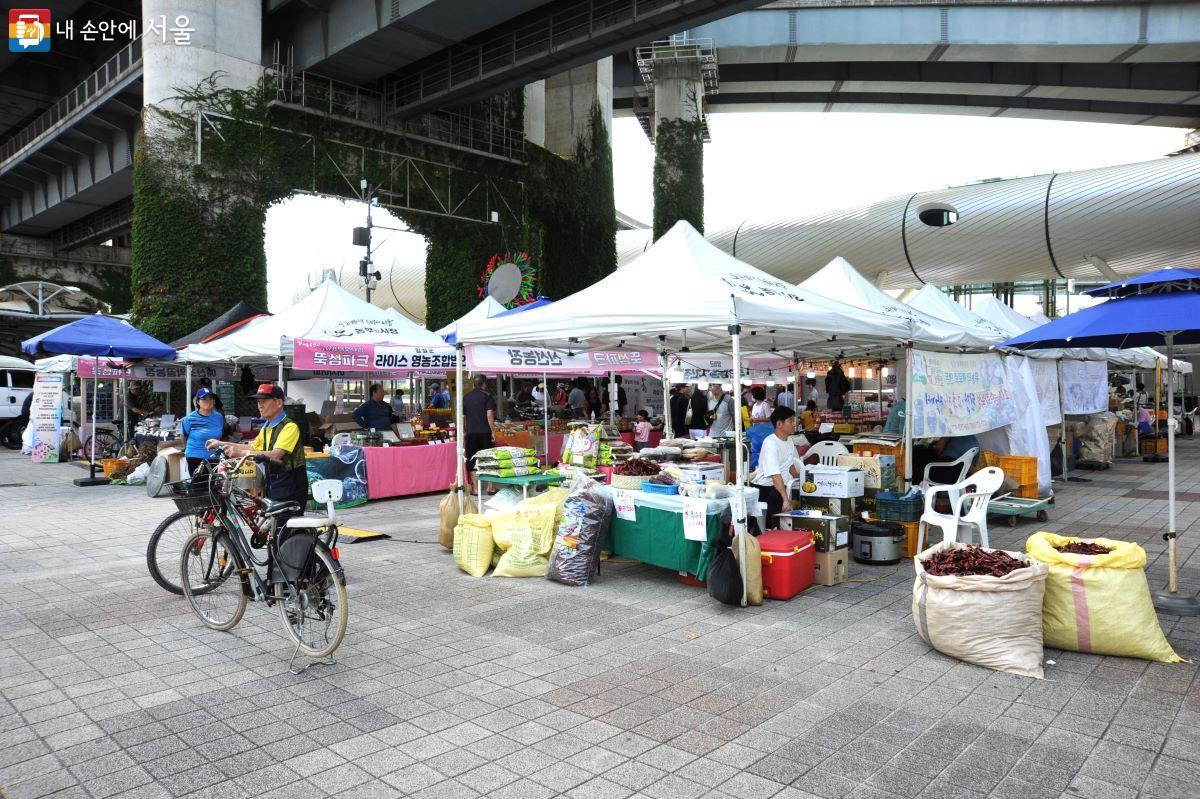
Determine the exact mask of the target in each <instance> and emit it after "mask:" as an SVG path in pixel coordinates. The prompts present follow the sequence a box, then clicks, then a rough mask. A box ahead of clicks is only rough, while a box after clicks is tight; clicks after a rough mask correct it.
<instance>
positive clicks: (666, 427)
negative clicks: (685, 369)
mask: <svg viewBox="0 0 1200 799" xmlns="http://www.w3.org/2000/svg"><path fill="white" fill-rule="evenodd" d="M658 363H659V365H660V366H661V367H662V395H663V437H664V438H674V437H675V430H674V428H673V427H671V384H670V383H669V382H667V353H665V352H660V353H659V354H658Z"/></svg>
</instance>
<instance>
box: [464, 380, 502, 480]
mask: <svg viewBox="0 0 1200 799" xmlns="http://www.w3.org/2000/svg"><path fill="white" fill-rule="evenodd" d="M472 383H473V385H474V386H475V388H474V389H473V390H471V391H470V392H468V393H467V395H466V396H465V397H463V405H462V413H463V445H464V447H465V448H466V456H467V485H469V486H470V485H474V483H475V453H477V452H479V451H480V450H483V449H491V448H492V447H493V446H495V444H494V443H493V442H494V441H495V438H494V436H495V433H496V398H495V397H493V396H492V395H491V394H490V393H488V390H487V378H486V377H484V376H483V375H475V379H474V380H473V381H472Z"/></svg>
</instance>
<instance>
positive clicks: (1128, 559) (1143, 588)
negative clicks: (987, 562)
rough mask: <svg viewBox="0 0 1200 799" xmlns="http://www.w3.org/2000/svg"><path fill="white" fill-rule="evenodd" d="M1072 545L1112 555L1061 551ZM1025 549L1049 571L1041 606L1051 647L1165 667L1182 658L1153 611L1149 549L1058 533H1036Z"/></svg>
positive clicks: (1122, 542)
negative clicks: (1089, 545) (1148, 576)
mask: <svg viewBox="0 0 1200 799" xmlns="http://www.w3.org/2000/svg"><path fill="white" fill-rule="evenodd" d="M1072 541H1087V542H1089V543H1094V544H1097V545H1099V546H1103V547H1108V548H1109V549H1111V550H1112V551H1111V552H1109V553H1108V554H1107V555H1074V554H1071V553H1070V552H1059V551H1058V550H1057V549H1056V547H1060V546H1063V545H1065V544H1068V543H1070V542H1072ZM1025 549H1026V551H1027V552H1028V553H1029V555H1030V557H1032V558H1034V559H1035V560H1038V561H1041V562H1042V563H1045V564H1046V565H1047V566H1048V567H1049V569H1050V576H1049V577H1048V578H1047V580H1046V598H1045V601H1044V602H1043V604H1042V632H1043V636H1044V637H1045V641H1046V646H1052V647H1055V648H1057V649H1069V650H1071V651H1074V652H1093V653H1095V654H1098V655H1116V656H1118V657H1128V658H1143V659H1144V660H1157V661H1159V662H1161V663H1178V662H1180V660H1182V658H1180V657H1179V656H1178V655H1177V654H1175V650H1173V649H1172V648H1171V645H1170V644H1169V643H1167V639H1166V636H1164V635H1163V632H1162V628H1161V627H1160V626H1159V624H1158V616H1157V615H1156V614H1155V612H1154V602H1153V600H1151V598H1150V586H1149V585H1148V584H1147V582H1146V550H1144V549H1142V548H1141V547H1140V546H1138V545H1137V544H1133V543H1130V542H1128V541H1114V540H1112V539H1109V538H1067V537H1064V536H1061V535H1055V534H1053V533H1034V534H1033V535H1031V536H1030V537H1029V539H1028V540H1027V541H1026V542H1025Z"/></svg>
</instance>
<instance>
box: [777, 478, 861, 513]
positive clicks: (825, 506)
mask: <svg viewBox="0 0 1200 799" xmlns="http://www.w3.org/2000/svg"><path fill="white" fill-rule="evenodd" d="M861 500H862V497H855V498H853V499H839V498H838V497H818V496H814V495H813V494H805V493H804V492H803V491H801V490H800V484H799V483H796V484H795V490H793V491H792V501H793V502H794V504H795V506H796V508H797V509H798V510H818V511H820V512H821V513H827V514H829V515H830V516H849V517H851V518H853V517H855V516H857V511H858V509H859V507H858V503H859V502H860V501H861Z"/></svg>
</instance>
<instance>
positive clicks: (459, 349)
mask: <svg viewBox="0 0 1200 799" xmlns="http://www.w3.org/2000/svg"><path fill="white" fill-rule="evenodd" d="M454 353H455V359H454V441H455V452H456V454H457V458H456V460H457V462H458V471H457V475H458V492H457V493H458V510H459V512H460V513H461V512H462V503H463V488H464V486H466V484H467V460H466V452H467V450H466V444H465V443H464V442H463V416H462V399H463V346H462V345H461V344H456V345H454Z"/></svg>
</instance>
